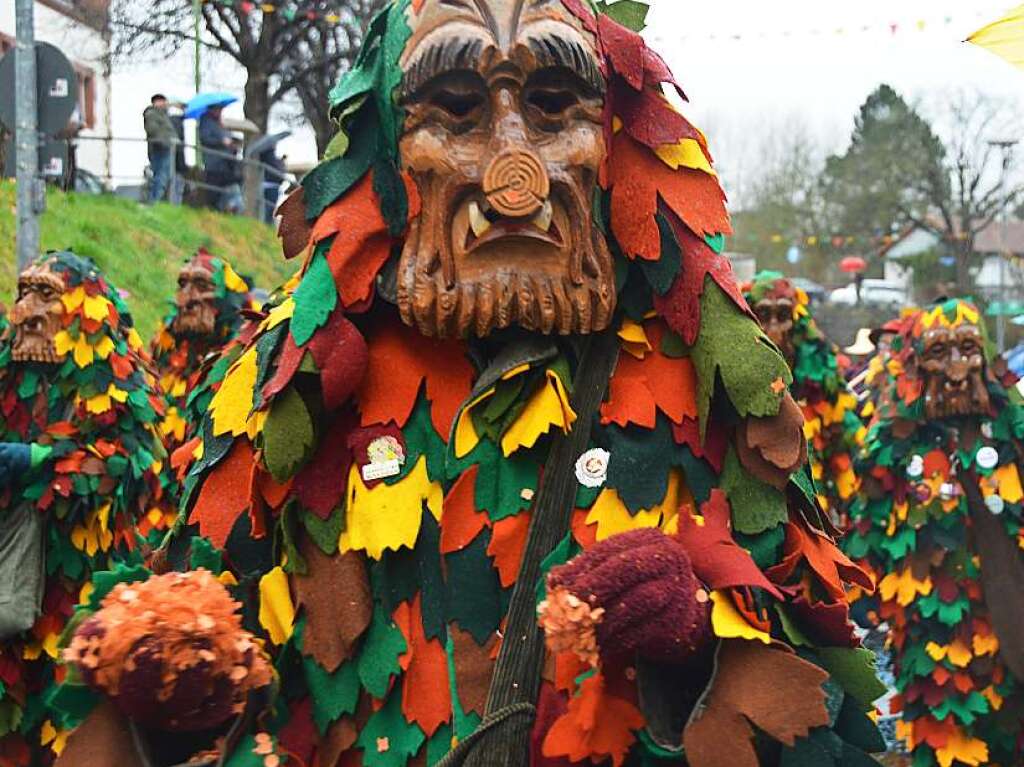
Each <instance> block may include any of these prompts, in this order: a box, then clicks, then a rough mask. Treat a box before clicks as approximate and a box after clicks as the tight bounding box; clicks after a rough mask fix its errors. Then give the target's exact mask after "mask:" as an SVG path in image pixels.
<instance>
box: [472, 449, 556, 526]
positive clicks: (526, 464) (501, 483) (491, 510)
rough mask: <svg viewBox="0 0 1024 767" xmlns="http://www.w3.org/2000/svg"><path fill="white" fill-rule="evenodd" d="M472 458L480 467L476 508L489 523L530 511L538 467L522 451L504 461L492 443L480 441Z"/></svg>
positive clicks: (474, 488)
mask: <svg viewBox="0 0 1024 767" xmlns="http://www.w3.org/2000/svg"><path fill="white" fill-rule="evenodd" d="M471 457H472V458H473V459H474V460H475V461H476V462H477V466H478V467H479V469H478V472H477V475H476V483H475V485H474V486H473V500H474V503H475V504H476V507H477V509H479V510H480V511H484V512H486V513H487V516H488V518H489V519H490V520H491V521H492V522H497V521H498V520H501V519H505V518H506V517H513V516H515V515H516V514H519V513H520V512H522V511H525V510H526V509H528V508H530V504H531V503H532V500H531V499H532V498H533V494H534V493H535V492H536V491H537V485H538V479H539V474H540V466H539V465H538V463H537V462H536V461H535V460H534V459H532V458H530V457H529V455H528V454H527V453H526V452H525V451H518V452H516V453H513V454H512V455H511V456H509V457H508V458H505V457H503V456H502V455H501V452H500V451H499V450H498V448H497V446H496V445H495V444H494V443H493V442H491V441H490V440H489V439H482V440H480V444H479V445H477V447H476V449H475V450H474V451H473V453H472V455H471ZM524 491H526V492H525V493H524ZM524 496H526V497H524Z"/></svg>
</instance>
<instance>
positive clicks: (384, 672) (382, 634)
mask: <svg viewBox="0 0 1024 767" xmlns="http://www.w3.org/2000/svg"><path fill="white" fill-rule="evenodd" d="M405 651H406V644H405V637H403V636H402V632H401V631H400V630H399V628H398V626H396V625H395V624H394V622H393V621H392V620H391V617H390V616H388V615H387V614H386V613H385V612H384V611H383V610H382V609H381V607H380V605H375V606H374V610H373V620H371V621H370V628H369V629H367V632H366V637H365V639H364V640H363V647H362V651H361V652H360V653H359V660H358V661H357V663H356V666H357V670H358V673H359V681H360V683H361V684H362V685H363V687H364V688H365V689H366V691H367V692H368V693H370V695H372V696H373V697H375V698H383V697H384V696H385V695H386V694H387V691H388V686H389V685H390V683H391V677H392V676H395V675H396V674H398V673H399V672H400V671H401V667H400V666H399V665H398V656H399V655H401V654H402V653H404V652H405Z"/></svg>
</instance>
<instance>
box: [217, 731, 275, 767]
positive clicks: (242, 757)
mask: <svg viewBox="0 0 1024 767" xmlns="http://www.w3.org/2000/svg"><path fill="white" fill-rule="evenodd" d="M273 742H274V747H275V751H274V753H275V754H277V753H279V752H278V751H277V750H276V747H277V742H276V741H273ZM256 748H257V746H256V737H255V736H254V735H246V736H245V737H244V738H242V739H241V740H239V741H238V743H237V744H236V745H235V749H234V751H232V752H231V756H230V757H228V759H227V761H226V762H225V763H224V767H264V761H263V760H264V759H265V756H264V755H263V754H258V753H256Z"/></svg>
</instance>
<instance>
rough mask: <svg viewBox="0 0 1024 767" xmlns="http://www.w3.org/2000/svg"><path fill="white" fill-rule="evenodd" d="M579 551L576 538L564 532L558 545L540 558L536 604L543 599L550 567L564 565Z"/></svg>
mask: <svg viewBox="0 0 1024 767" xmlns="http://www.w3.org/2000/svg"><path fill="white" fill-rule="evenodd" d="M580 551H581V549H580V545H579V544H578V543H576V539H575V538H573V537H572V533H566V534H565V537H564V538H563V539H562V540H561V541H560V542H559V543H558V545H557V546H555V548H553V549H552V550H551V553H550V554H548V555H547V556H546V557H544V559H543V560H541V563H540V577H539V578H538V579H537V604H540V603H541V602H543V601H544V597H545V595H546V592H547V587H546V585H545V581H547V577H548V573H549V572H550V571H551V569H552V568H553V567H558V565H564V564H565V563H566V562H568V561H569V560H570V559H572V558H573V557H574V556H576V555H577V554H579V553H580Z"/></svg>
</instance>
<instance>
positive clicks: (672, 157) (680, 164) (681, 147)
mask: <svg viewBox="0 0 1024 767" xmlns="http://www.w3.org/2000/svg"><path fill="white" fill-rule="evenodd" d="M654 153H655V154H656V155H658V157H659V158H660V159H661V161H662V162H663V163H665V164H666V165H667V166H668V167H670V168H671V169H672V170H679V169H680V168H692V169H693V170H699V171H703V172H704V173H707V174H708V175H709V176H715V177H717V176H718V174H717V173H715V169H714V168H712V167H711V163H710V162H708V158H707V155H705V154H704V150H703V149H701V148H700V144H698V143H697V141H696V140H695V139H692V138H684V139H683V140H682V141H680V142H679V143H678V144H662V145H661V146H659V147H658V148H657V149H655V150H654Z"/></svg>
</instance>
